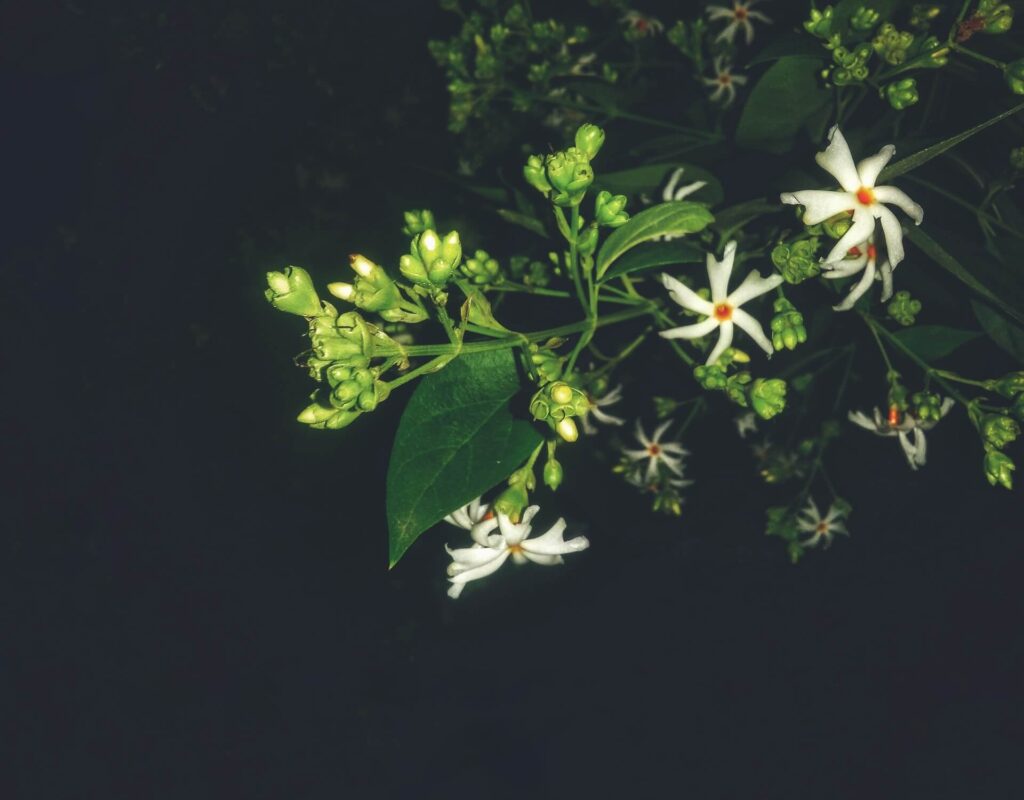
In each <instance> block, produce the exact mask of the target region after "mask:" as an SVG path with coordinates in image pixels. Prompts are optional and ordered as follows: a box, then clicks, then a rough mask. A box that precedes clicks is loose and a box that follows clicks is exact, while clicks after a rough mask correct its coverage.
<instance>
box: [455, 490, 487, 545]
mask: <svg viewBox="0 0 1024 800" xmlns="http://www.w3.org/2000/svg"><path fill="white" fill-rule="evenodd" d="M480 500H481V498H479V497H478V498H477V499H476V500H472V501H470V502H469V503H468V504H466V505H464V506H463V507H462V508H457V509H455V511H453V512H452V513H451V514H449V515H448V516H447V517H445V518H444V521H445V522H447V523H448V524H449V525H454V526H455V527H456V528H462V529H464V530H467V531H469V535H470V536H472V537H473V541H474V542H477V543H478V544H486V543H487V536H488V534H490V533H491V531H493V530H494V529H495V528H496V527H498V521H497V520H496V519H495V517H494V514H493V513H492V512H491V511H490V508H489V507H488V505H487V504H486V503H481V502H480Z"/></svg>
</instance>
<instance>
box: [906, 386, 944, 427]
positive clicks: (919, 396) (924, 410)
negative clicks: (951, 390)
mask: <svg viewBox="0 0 1024 800" xmlns="http://www.w3.org/2000/svg"><path fill="white" fill-rule="evenodd" d="M910 413H911V414H913V415H914V418H915V419H918V420H920V421H921V422H927V421H929V420H930V421H934V422H938V421H939V420H940V419H942V398H941V397H939V396H938V395H937V394H935V392H914V393H913V394H912V395H911V396H910Z"/></svg>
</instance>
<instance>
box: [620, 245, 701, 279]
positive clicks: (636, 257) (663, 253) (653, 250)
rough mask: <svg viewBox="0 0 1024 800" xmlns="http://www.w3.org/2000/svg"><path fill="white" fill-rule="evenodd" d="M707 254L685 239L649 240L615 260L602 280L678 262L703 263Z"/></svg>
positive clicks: (668, 265)
mask: <svg viewBox="0 0 1024 800" xmlns="http://www.w3.org/2000/svg"><path fill="white" fill-rule="evenodd" d="M705 258H706V254H705V252H704V250H702V249H701V248H700V247H697V245H695V244H691V243H690V242H683V241H673V242H648V243H647V244H642V245H640V246H639V247H637V248H635V249H633V250H630V251H629V252H628V253H626V254H625V255H624V256H622V258H620V259H618V260H617V261H616V262H615V266H614V267H612V268H611V269H609V270H608V271H607V272H606V273H605V275H604V277H603V278H602V279H601V280H602V281H610V280H611V279H612V278H617V277H619V276H620V275H626V274H629V273H631V272H643V271H646V270H651V269H661V268H664V267H672V266H675V265H677V264H701V263H703V262H704V259H705Z"/></svg>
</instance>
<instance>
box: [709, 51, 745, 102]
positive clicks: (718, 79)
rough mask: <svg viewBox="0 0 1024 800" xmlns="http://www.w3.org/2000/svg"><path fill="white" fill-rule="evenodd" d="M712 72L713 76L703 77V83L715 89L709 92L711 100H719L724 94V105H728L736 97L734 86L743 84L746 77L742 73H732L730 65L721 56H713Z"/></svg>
mask: <svg viewBox="0 0 1024 800" xmlns="http://www.w3.org/2000/svg"><path fill="white" fill-rule="evenodd" d="M714 72H715V77H713V78H704V85H705V86H708V87H714V89H715V90H714V91H713V92H712V93H711V99H712V100H719V99H721V97H722V95H723V94H724V95H725V103H724V105H725V106H729V105H731V104H732V101H733V100H735V99H736V87H737V86H742V85H743V84H745V83H746V82H747V79H746V78H745V77H743V76H742V75H733V74H732V66H731V65H730V64H728V63H727V62H726V61H725V60H724V59H723V58H722V57H721V56H718V57H716V58H715V63H714Z"/></svg>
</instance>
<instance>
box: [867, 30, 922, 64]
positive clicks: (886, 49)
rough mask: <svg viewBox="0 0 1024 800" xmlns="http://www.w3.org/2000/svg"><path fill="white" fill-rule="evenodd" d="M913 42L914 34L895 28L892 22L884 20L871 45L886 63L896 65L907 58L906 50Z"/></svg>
mask: <svg viewBox="0 0 1024 800" xmlns="http://www.w3.org/2000/svg"><path fill="white" fill-rule="evenodd" d="M913 43H914V34H912V33H910V32H908V31H899V30H896V27H895V26H894V25H892V23H889V22H886V23H885V24H884V25H882V27H881V28H879V29H878V33H877V34H876V35H875V38H874V39H872V40H871V46H872V47H873V48H874V50H875V52H876V53H878V55H879V56H880V57H881V58H882V59H883V60H884V61H885V62H886V63H887V64H892V65H893V66H896V65H897V64H902V63H903V62H904V61H906V60H907V50H908V49H909V48H910V46H911V45H912V44H913Z"/></svg>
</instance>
